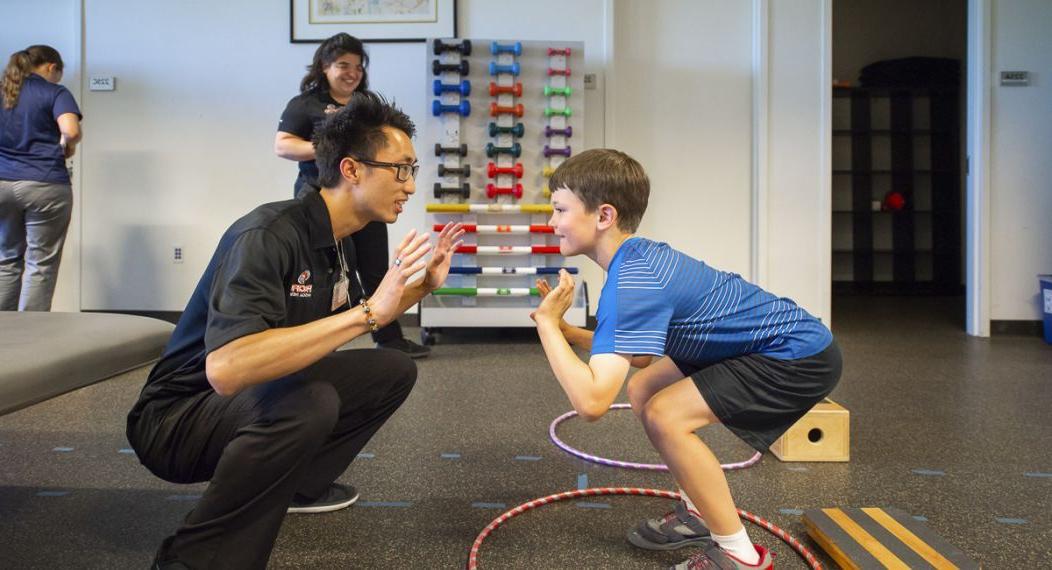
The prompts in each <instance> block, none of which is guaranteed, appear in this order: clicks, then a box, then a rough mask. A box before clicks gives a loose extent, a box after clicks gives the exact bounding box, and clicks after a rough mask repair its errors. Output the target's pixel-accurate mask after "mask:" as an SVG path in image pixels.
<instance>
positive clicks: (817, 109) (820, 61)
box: [760, 0, 832, 323]
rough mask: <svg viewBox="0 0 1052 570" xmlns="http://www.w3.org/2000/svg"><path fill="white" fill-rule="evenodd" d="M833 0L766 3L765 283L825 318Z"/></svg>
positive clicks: (828, 283)
mask: <svg viewBox="0 0 1052 570" xmlns="http://www.w3.org/2000/svg"><path fill="white" fill-rule="evenodd" d="M831 4H832V0H808V1H806V2H793V3H787V2H781V1H778V0H772V1H771V2H770V17H769V23H768V26H769V34H768V38H769V53H770V61H769V67H770V71H769V80H768V82H769V86H768V89H769V92H770V95H769V98H768V111H767V112H768V121H769V129H768V137H769V142H768V146H767V149H766V153H767V157H768V158H767V160H768V170H767V181H766V184H767V195H766V198H767V204H766V212H765V213H764V214H765V216H766V218H767V224H766V227H765V228H764V230H765V231H764V243H763V244H762V251H764V252H765V254H764V255H763V259H761V260H760V263H765V264H766V276H767V279H766V283H765V286H766V288H768V289H769V290H770V291H772V292H774V293H777V294H780V295H785V296H789V297H792V298H793V299H795V300H796V301H797V303H799V304H800V305H801V306H802V307H805V308H807V309H808V310H809V311H810V312H811V313H812V314H814V315H815V316H818V317H820V318H822V319H823V320H824V321H825V322H826V323H829V322H830V319H831V315H830V312H831V308H830V289H831V282H832V275H831V272H830V271H831V270H830V267H831V257H832V244H831V239H832V238H831V234H832V230H831V224H832V204H831V200H832V188H831V181H830V178H831V175H832V166H831V159H830V136H831V134H832V111H831V108H832V107H831V96H832V87H831V77H830V66H829V62H830V49H831V45H832V40H831V37H830V21H831V15H830V6H831Z"/></svg>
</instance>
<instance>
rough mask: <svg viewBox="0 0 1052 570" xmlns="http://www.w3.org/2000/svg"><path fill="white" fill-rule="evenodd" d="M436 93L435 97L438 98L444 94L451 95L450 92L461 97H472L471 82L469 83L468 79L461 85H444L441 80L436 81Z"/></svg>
mask: <svg viewBox="0 0 1052 570" xmlns="http://www.w3.org/2000/svg"><path fill="white" fill-rule="evenodd" d="M434 91H435V96H436V97H438V96H440V95H442V94H443V93H450V92H451V93H460V94H461V95H463V96H465V97H467V96H468V95H471V82H470V81H468V80H467V79H465V80H463V81H461V82H460V83H454V84H452V85H444V84H443V83H442V80H441V79H436V80H435V85H434Z"/></svg>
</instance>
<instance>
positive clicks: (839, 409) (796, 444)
mask: <svg viewBox="0 0 1052 570" xmlns="http://www.w3.org/2000/svg"><path fill="white" fill-rule="evenodd" d="M771 453H773V454H774V456H775V457H777V458H778V459H781V460H782V461H848V460H850V459H851V412H849V411H847V408H845V407H843V406H841V405H840V404H838V403H836V402H834V401H833V400H830V399H829V398H826V399H825V400H822V401H821V402H819V403H817V404H815V407H813V408H811V411H809V412H807V414H805V415H804V417H802V418H800V420H799V421H797V422H796V423H795V424H793V427H791V428H789V431H787V432H785V433H784V434H782V437H780V438H778V439H777V440H775V442H774V445H772V446H771Z"/></svg>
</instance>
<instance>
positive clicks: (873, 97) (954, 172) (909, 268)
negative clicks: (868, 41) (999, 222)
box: [833, 87, 963, 294]
mask: <svg viewBox="0 0 1052 570" xmlns="http://www.w3.org/2000/svg"><path fill="white" fill-rule="evenodd" d="M833 97H834V125H833V145H834V148H833V155H834V163H833V192H834V196H833V204H834V206H833V210H834V215H833V236H834V240H833V241H834V245H833V276H834V283H833V290H834V292H838V293H876V294H959V293H961V292H962V291H963V286H962V284H961V173H960V129H959V124H960V123H959V121H960V114H959V105H960V103H959V93H958V90H956V89H946V88H939V89H936V88H864V87H853V88H835V89H834V90H833ZM848 153H849V154H850V157H847V155H848ZM838 158H839V160H838ZM888 191H898V192H899V193H901V194H902V196H903V197H904V198H905V206H904V207H903V208H902V209H901V210H898V211H888V210H882V209H880V208H879V207H877V206H879V204H880V203H881V201H882V200H883V198H884V194H885V193H886V192H888ZM838 193H839V194H838Z"/></svg>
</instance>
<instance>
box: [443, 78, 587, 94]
mask: <svg viewBox="0 0 1052 570" xmlns="http://www.w3.org/2000/svg"><path fill="white" fill-rule="evenodd" d="M567 89H569V87H567ZM432 91H434V93H435V96H439V95H441V94H443V93H460V94H461V95H463V96H464V97H467V96H468V95H471V82H470V81H468V80H467V79H465V80H463V81H461V82H460V83H454V84H452V85H443V84H442V80H441V79H436V80H435V84H434V87H433V89H432Z"/></svg>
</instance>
